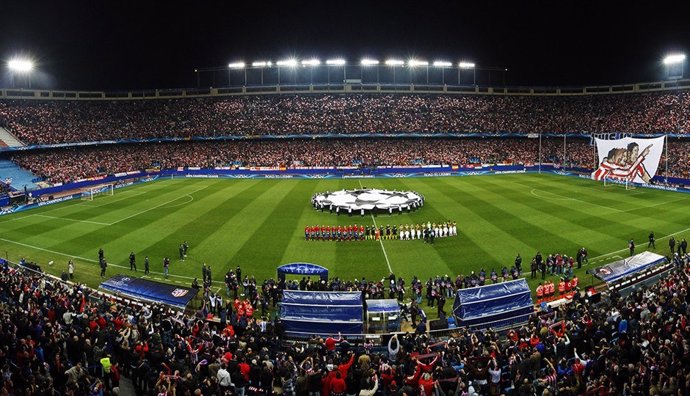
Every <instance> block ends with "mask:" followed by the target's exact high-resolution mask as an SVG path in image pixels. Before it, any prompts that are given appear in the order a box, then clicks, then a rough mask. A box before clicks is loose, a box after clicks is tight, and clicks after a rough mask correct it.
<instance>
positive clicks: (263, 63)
mask: <svg viewBox="0 0 690 396" xmlns="http://www.w3.org/2000/svg"><path fill="white" fill-rule="evenodd" d="M270 66H271V62H267V61H256V62H252V67H270Z"/></svg>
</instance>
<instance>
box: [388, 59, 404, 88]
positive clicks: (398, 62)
mask: <svg viewBox="0 0 690 396" xmlns="http://www.w3.org/2000/svg"><path fill="white" fill-rule="evenodd" d="M385 63H386V66H390V67H392V68H393V85H394V86H395V68H396V67H397V66H400V67H402V66H403V65H404V64H405V62H404V61H402V60H400V59H388V60H387V61H386V62H385Z"/></svg>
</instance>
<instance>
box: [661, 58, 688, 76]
mask: <svg viewBox="0 0 690 396" xmlns="http://www.w3.org/2000/svg"><path fill="white" fill-rule="evenodd" d="M663 63H664V65H665V66H666V76H667V77H668V78H683V67H684V66H685V54H669V55H667V56H666V57H665V58H664V60H663Z"/></svg>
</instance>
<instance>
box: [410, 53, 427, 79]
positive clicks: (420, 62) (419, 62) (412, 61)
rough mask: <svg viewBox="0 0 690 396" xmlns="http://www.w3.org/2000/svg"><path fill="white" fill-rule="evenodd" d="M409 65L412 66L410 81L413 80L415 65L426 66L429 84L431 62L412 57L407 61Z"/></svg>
mask: <svg viewBox="0 0 690 396" xmlns="http://www.w3.org/2000/svg"><path fill="white" fill-rule="evenodd" d="M407 66H409V68H410V82H413V81H414V80H413V79H412V72H413V69H414V68H415V67H424V68H425V69H426V84H427V85H429V62H427V61H425V60H419V59H410V60H408V61H407Z"/></svg>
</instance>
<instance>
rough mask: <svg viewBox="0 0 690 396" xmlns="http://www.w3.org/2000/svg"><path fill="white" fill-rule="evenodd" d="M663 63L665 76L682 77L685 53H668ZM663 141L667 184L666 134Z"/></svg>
mask: <svg viewBox="0 0 690 396" xmlns="http://www.w3.org/2000/svg"><path fill="white" fill-rule="evenodd" d="M663 63H664V65H666V76H667V77H668V78H683V67H684V66H685V54H682V53H678V54H669V55H667V56H666V57H665V58H664V60H663ZM674 70H677V71H678V73H677V74H672V73H673V71H674ZM664 143H665V147H664V149H665V154H664V157H666V165H665V171H664V172H665V174H664V177H665V179H664V181H665V183H666V185H668V135H667V136H666V139H664Z"/></svg>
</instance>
